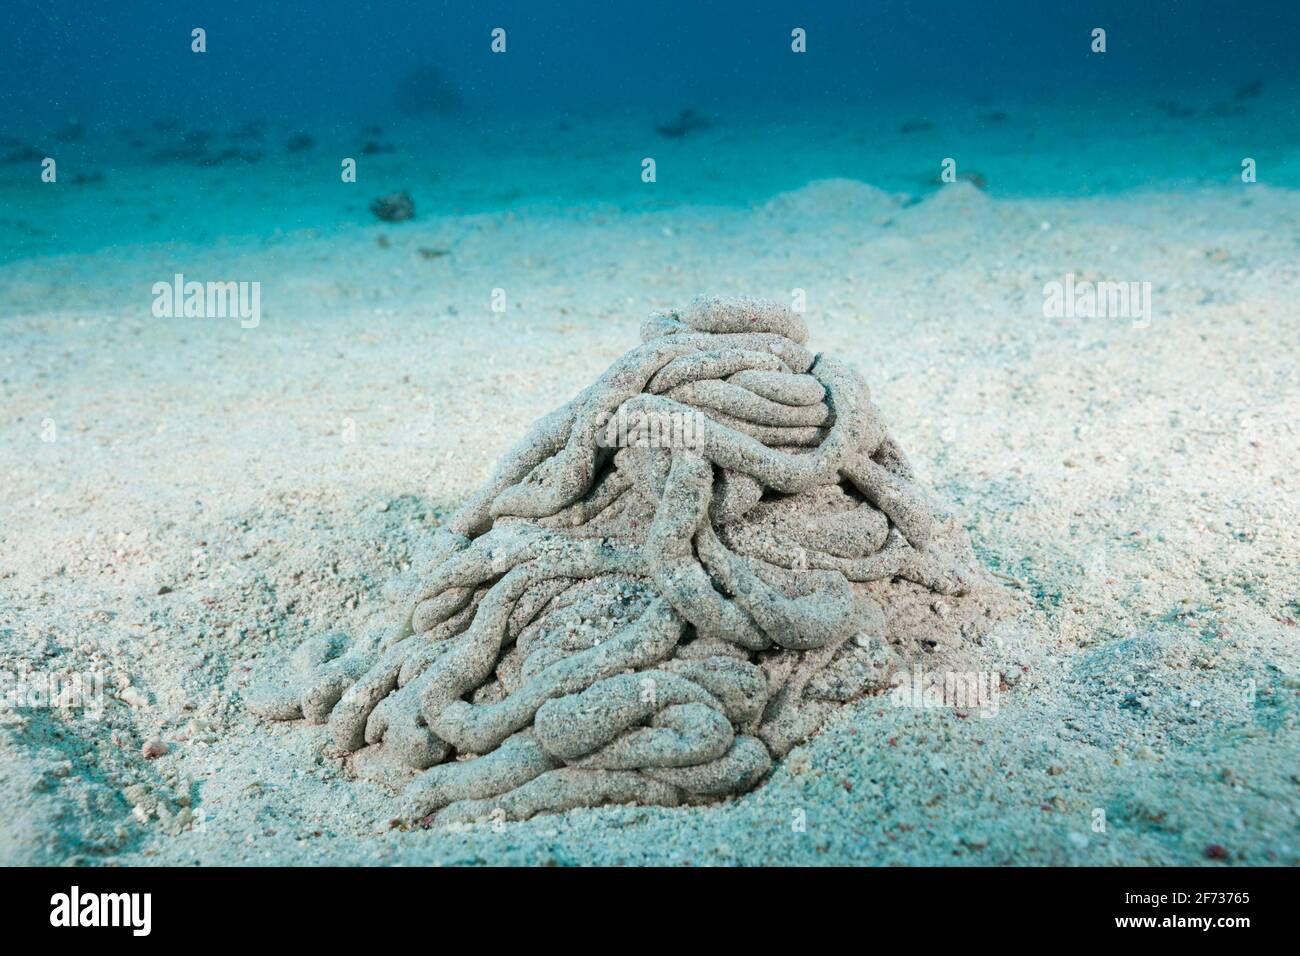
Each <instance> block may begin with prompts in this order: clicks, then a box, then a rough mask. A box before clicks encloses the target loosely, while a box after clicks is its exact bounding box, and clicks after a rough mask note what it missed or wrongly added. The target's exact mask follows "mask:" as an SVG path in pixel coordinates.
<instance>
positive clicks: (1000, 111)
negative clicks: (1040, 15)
mask: <svg viewBox="0 0 1300 956" xmlns="http://www.w3.org/2000/svg"><path fill="white" fill-rule="evenodd" d="M698 115H699V116H702V117H703V118H704V120H705V121H706V124H707V125H706V126H705V128H702V129H699V130H694V131H691V132H689V133H687V134H686V135H683V136H680V137H670V136H665V135H663V133H662V132H660V131H659V130H658V129H657V127H658V126H662V125H665V124H667V123H671V121H672V120H673V118H674V116H675V114H674V113H673V112H672V111H664V112H662V113H659V114H655V113H653V112H647V111H645V110H642V109H635V110H632V109H629V110H623V111H616V112H609V111H597V112H568V113H558V114H555V115H536V116H531V117H524V118H517V119H504V118H502V117H499V116H495V115H485V114H476V113H474V112H473V111H472V110H469V109H468V108H467V109H466V110H465V111H464V112H462V113H460V114H456V115H451V116H446V117H440V118H436V119H433V120H420V121H415V120H411V119H410V118H403V117H377V118H376V119H375V120H374V121H373V122H367V123H365V124H359V123H354V122H350V121H349V122H347V123H335V124H323V125H320V126H312V125H311V124H308V123H286V122H283V121H264V120H261V119H259V118H258V117H256V116H233V117H232V116H223V117H222V118H221V119H219V120H216V121H213V122H212V123H204V122H200V121H196V120H189V121H183V120H160V119H156V120H151V121H143V120H142V121H139V122H135V123H120V122H119V123H113V124H98V125H96V124H93V123H86V124H84V125H83V124H80V123H73V124H64V125H63V126H62V127H58V128H51V129H45V130H34V131H30V132H7V133H6V140H5V142H6V143H7V144H8V145H7V146H0V261H6V260H7V261H12V260H14V259H20V258H25V257H28V256H40V255H46V254H62V253H81V252H92V251H96V250H102V249H106V248H110V247H117V246H126V245H134V244H152V243H179V244H199V245H202V244H207V243H214V242H219V241H239V240H241V239H248V240H255V241H266V240H268V239H274V238H275V237H277V236H281V235H283V234H285V233H291V232H294V231H297V230H322V231H330V232H333V231H337V230H348V229H351V228H354V227H366V226H375V225H379V224H380V223H379V222H378V220H376V219H375V218H374V217H373V216H372V214H371V213H370V211H369V209H368V206H369V203H370V201H371V200H372V199H373V198H374V197H376V196H379V195H383V194H387V193H391V192H394V191H400V190H405V191H408V192H409V193H410V195H411V196H412V197H413V199H414V201H415V205H416V215H417V218H424V219H428V218H431V217H441V216H448V215H457V214H466V213H484V212H494V211H501V210H513V211H516V212H518V213H519V214H529V213H530V212H531V213H532V214H538V213H540V212H542V210H544V209H545V208H546V207H554V206H561V207H564V208H565V209H567V210H571V209H572V208H573V207H583V206H593V207H599V206H602V205H607V206H609V207H612V209H614V210H617V211H628V212H635V211H638V210H650V209H663V208H666V207H671V206H674V205H681V204H689V205H726V206H737V205H739V206H745V205H750V204H756V203H761V202H763V201H765V200H766V199H768V198H770V197H771V196H772V195H775V194H777V193H779V192H783V191H788V190H792V189H796V188H799V187H800V186H802V185H804V184H806V183H808V182H811V181H815V180H818V179H827V178H849V179H856V180H859V181H862V182H866V183H869V184H871V185H873V186H875V187H877V188H880V189H883V190H885V191H888V192H891V193H898V194H905V195H908V196H913V197H917V198H922V197H924V196H925V195H926V194H928V193H930V192H932V191H933V190H935V189H937V188H938V187H939V186H940V185H941V180H940V174H941V168H942V164H943V162H944V161H945V160H948V159H951V160H952V161H953V163H954V165H955V172H956V175H957V176H958V177H959V178H961V179H965V180H968V181H970V182H973V183H974V184H975V185H977V186H978V187H979V188H981V189H983V190H985V191H987V192H988V193H989V194H990V195H991V196H993V197H995V198H1013V197H1081V196H1096V195H1107V194H1122V193H1124V192H1127V191H1133V190H1139V191H1149V190H1171V191H1176V190H1179V189H1181V188H1184V187H1188V186H1194V187H1201V186H1206V185H1215V184H1219V185H1232V184H1239V183H1240V182H1241V172H1242V164H1243V162H1244V161H1246V160H1248V159H1249V160H1253V161H1254V166H1255V175H1256V177H1257V181H1258V182H1260V183H1265V184H1268V185H1270V186H1271V187H1274V188H1294V187H1295V186H1296V184H1297V183H1300V95H1296V94H1294V93H1293V91H1291V90H1290V89H1289V88H1287V87H1285V86H1276V87H1274V86H1269V85H1264V86H1263V87H1262V88H1259V87H1253V86H1251V85H1250V84H1247V85H1245V86H1242V87H1236V88H1233V87H1228V88H1222V89H1219V88H1207V89H1205V90H1204V91H1202V92H1200V93H1183V94H1181V95H1180V97H1178V98H1161V97H1159V96H1158V95H1156V94H1153V93H1151V92H1150V91H1143V92H1141V93H1136V92H1135V93H1134V94H1133V95H1132V96H1131V97H1129V98H1127V99H1124V98H1116V97H1114V96H1109V97H1106V98H1103V99H1093V100H1089V99H1088V98H1087V97H1086V96H1083V95H1080V96H1079V98H1077V99H1075V100H1069V101H1065V100H1061V99H1059V98H1058V99H1055V100H1052V101H1050V102H1049V101H1046V100H1033V99H1027V98H1025V97H1023V96H1017V97H1015V98H1001V99H998V98H990V97H977V98H968V99H962V98H960V97H955V98H954V99H953V100H951V101H949V102H947V103H941V104H939V105H937V106H936V105H935V104H933V103H930V104H928V105H926V104H922V103H919V102H901V101H887V102H880V103H878V104H875V105H872V106H869V107H863V108H853V109H849V110H844V109H836V110H826V111H823V112H808V111H801V110H796V111H790V110H774V109H765V108H763V107H762V105H761V104H756V105H755V107H754V109H752V110H750V111H745V112H736V111H730V112H724V111H709V110H707V109H701V110H699V111H698ZM47 155H48V156H51V157H54V158H56V159H57V179H56V181H55V182H53V183H47V182H43V181H42V178H41V168H42V167H41V158H43V157H44V156H47ZM38 157H40V158H38ZM349 157H350V158H353V159H355V160H356V162H357V181H356V182H355V183H345V182H343V181H342V177H341V175H340V172H341V163H342V162H343V160H344V159H345V158H349ZM646 159H653V160H654V181H653V182H646V181H645V180H644V178H643V169H644V161H645V160H646ZM607 211H608V210H607ZM399 228H400V225H399ZM2 297H3V293H0V299H2Z"/></svg>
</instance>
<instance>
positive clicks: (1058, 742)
mask: <svg viewBox="0 0 1300 956" xmlns="http://www.w3.org/2000/svg"><path fill="white" fill-rule="evenodd" d="M381 236H382V237H383V242H382V243H381V242H380V241H379V237H381ZM421 249H425V250H438V251H439V252H441V251H444V250H445V251H446V254H445V255H443V254H438V255H430V254H429V253H427V252H426V253H421V252H420V250H421ZM176 272H184V273H185V274H186V275H187V277H189V278H195V279H199V280H207V279H213V280H216V279H222V280H225V279H232V280H244V281H258V282H260V283H261V284H262V314H261V321H260V323H259V324H258V325H257V327H256V328H247V329H246V328H241V327H240V324H239V322H238V320H235V319H183V318H180V319H157V318H155V317H154V316H153V315H152V314H151V312H150V306H151V303H152V298H151V296H150V294H149V290H150V288H151V286H152V285H153V283H155V282H157V281H159V280H163V281H167V280H170V278H171V276H172V275H173V274H174V273H176ZM1066 274H1074V275H1075V276H1076V277H1077V279H1079V280H1080V281H1084V280H1088V281H1097V280H1108V281H1138V282H1142V281H1146V282H1150V283H1151V295H1152V299H1151V301H1152V310H1153V314H1152V316H1151V317H1150V320H1149V322H1148V321H1145V320H1140V321H1137V322H1135V321H1133V319H1132V318H1127V317H1077V316H1076V317H1062V318H1053V317H1045V315H1044V308H1043V302H1044V295H1043V286H1044V284H1045V283H1049V282H1054V281H1062V280H1063V279H1064V277H1065V276H1066ZM493 289H502V290H504V292H505V297H506V309H505V311H504V312H500V313H498V312H493V311H492V310H491V308H490V302H491V295H492V290H493ZM793 289H803V290H805V292H806V296H807V306H808V311H807V313H806V316H805V317H806V318H807V320H808V322H809V325H810V327H811V330H812V338H811V345H812V347H813V348H814V349H816V350H825V351H827V352H830V353H833V354H835V355H836V356H838V357H839V358H841V359H843V360H844V361H846V362H847V363H849V364H851V365H853V366H855V367H856V368H857V369H858V370H859V371H861V372H862V374H863V375H864V376H865V378H866V380H867V382H868V383H869V384H870V386H871V388H872V395H873V399H874V400H875V401H876V403H877V404H878V405H879V406H880V407H881V409H882V410H883V412H884V414H885V417H886V420H887V421H888V422H889V424H890V427H891V429H892V431H893V432H894V434H895V435H896V436H897V437H898V439H899V441H900V443H901V444H902V445H903V447H905V448H906V449H907V450H908V452H909V454H910V456H911V458H912V460H913V462H914V464H915V465H916V466H917V468H918V471H919V472H920V474H921V476H922V478H923V479H924V480H926V481H928V482H929V483H930V484H931V486H932V487H933V488H934V490H935V491H936V492H937V493H938V494H939V495H940V496H941V497H944V498H946V499H947V500H948V501H950V502H952V503H953V504H954V506H955V507H956V508H957V509H958V512H959V513H960V515H961V516H962V518H963V520H964V521H965V523H966V526H967V527H968V528H969V530H970V532H971V535H972V538H973V540H974V543H975V547H976V550H977V553H978V555H979V557H980V558H981V560H982V561H983V562H984V563H985V564H986V566H988V567H989V568H990V569H992V570H993V571H995V572H997V573H998V574H999V575H1001V576H1003V577H1004V578H1005V580H1006V582H1007V584H1008V586H1009V588H1010V589H1011V590H1012V591H1013V592H1014V593H1015V594H1016V595H1017V596H1018V599H1019V610H1018V612H1017V613H1016V614H1014V615H1012V616H1011V617H1010V618H1009V619H1008V620H1006V621H1005V622H1004V623H1003V625H1002V626H1001V627H1000V629H999V631H998V634H997V640H996V646H997V649H998V653H999V655H1000V658H999V660H1000V662H1001V667H1002V669H1003V673H1004V674H1005V675H1006V676H1007V678H1008V680H1007V684H1008V689H1007V691H1006V692H1005V693H1002V694H1001V695H1000V698H999V706H998V709H997V713H996V715H991V716H979V715H978V714H974V713H968V712H961V711H955V710H953V709H951V708H936V709H917V708H908V707H899V706H894V704H893V703H892V701H891V699H890V698H889V697H888V696H887V695H886V696H878V697H871V698H866V699H863V700H860V701H858V702H857V703H856V704H853V705H852V706H850V707H847V708H845V709H844V710H843V711H842V712H841V713H840V714H839V715H838V717H837V718H836V719H835V720H834V721H833V722H832V723H831V724H830V725H829V726H827V727H826V728H825V729H824V730H823V731H822V732H821V733H819V734H818V735H817V736H815V737H814V738H813V739H811V740H810V741H809V742H808V743H806V744H805V745H803V746H801V747H798V748H796V750H794V751H793V752H792V753H791V754H790V756H789V757H787V758H786V759H785V760H784V761H782V762H781V763H780V764H779V765H778V766H777V768H776V769H775V770H774V771H773V774H772V776H771V778H770V779H769V780H768V781H767V782H766V783H765V784H764V785H763V786H761V787H760V788H759V789H758V790H756V791H754V792H752V793H750V794H748V795H746V796H744V797H741V798H739V799H735V800H732V801H729V802H727V803H725V804H723V805H721V806H717V807H711V808H678V809H659V808H642V807H613V808H606V809H600V810H584V811H574V812H571V813H568V814H565V815H561V816H544V817H538V818H535V819H533V820H530V821H527V822H524V823H512V824H505V825H499V826H491V825H487V826H477V827H471V828H468V829H454V830H449V829H444V828H433V829H427V830H424V829H419V828H408V827H405V826H398V827H394V826H392V825H391V823H390V821H391V818H392V816H393V808H394V805H395V801H394V799H393V796H392V794H390V793H389V792H388V791H386V790H385V789H383V788H382V787H380V786H378V785H376V784H373V783H369V782H365V781H362V780H354V779H351V778H350V776H349V774H348V773H347V772H346V769H345V767H344V765H343V763H342V762H341V761H340V760H339V759H338V757H337V755H336V754H334V753H333V751H332V750H331V749H330V747H329V746H328V742H327V737H326V733H325V730H324V729H323V728H320V727H309V726H307V725H303V724H289V725H272V724H267V723H265V722H263V721H261V720H259V719H257V718H255V717H253V716H252V715H250V714H249V713H247V711H246V709H245V707H244V703H243V700H242V696H241V694H242V691H243V689H244V688H245V687H247V686H248V684H249V683H250V682H251V681H252V679H253V677H254V675H255V673H256V672H258V670H259V669H260V668H264V667H266V666H267V665H268V664H270V663H272V662H275V661H278V660H279V659H280V658H281V657H282V656H283V655H284V654H285V653H287V652H288V651H289V650H290V649H291V648H293V647H294V646H296V645H297V644H298V643H299V642H300V641H301V640H302V639H303V638H305V637H308V636H310V635H312V634H316V633H321V632H324V631H334V630H341V631H345V632H346V631H349V630H350V629H352V628H355V627H356V626H357V625H358V624H359V622H360V621H361V620H363V619H364V618H365V617H366V616H367V615H368V614H369V613H371V612H372V611H373V610H374V609H375V608H376V607H377V606H382V604H383V603H384V602H385V601H387V600H390V599H391V598H392V597H393V596H394V595H395V594H396V593H397V589H398V588H399V586H400V583H401V578H402V574H403V572H404V571H406V570H408V569H409V567H410V566H411V564H412V563H413V562H414V561H415V560H416V559H417V558H418V556H419V554H420V550H421V548H423V547H425V546H426V545H427V542H428V539H429V537H430V536H431V532H432V529H433V527H434V526H435V525H436V524H437V523H438V522H439V520H440V518H441V517H442V516H444V515H446V514H448V513H449V512H450V511H451V510H452V509H453V508H454V507H455V506H456V505H457V504H458V503H459V502H460V501H461V500H462V499H463V498H464V497H465V496H466V495H467V494H468V493H469V492H470V491H471V490H473V489H474V488H475V487H476V486H477V485H478V484H479V483H480V482H481V481H482V480H483V479H484V478H485V477H486V476H487V475H488V473H489V471H490V469H491V467H492V466H493V464H494V462H495V461H496V459H497V458H498V456H500V455H501V454H502V453H503V452H504V451H505V450H506V449H507V447H508V446H509V445H510V444H511V443H512V442H513V441H514V440H516V439H517V438H519V437H520V436H521V435H522V434H523V433H524V432H525V430H526V429H527V427H528V426H529V425H530V424H531V423H532V421H534V420H535V419H536V418H537V417H539V416H540V415H541V414H542V413H544V412H545V411H547V410H549V409H550V408H553V407H555V406H557V405H559V404H561V403H562V402H563V401H565V400H567V399H568V398H569V397H571V396H572V395H573V394H574V393H575V392H577V391H578V390H579V389H580V388H581V387H583V386H584V385H586V384H587V383H588V382H589V381H591V380H592V379H593V378H594V377H595V376H596V375H597V374H599V373H600V372H601V371H602V370H603V369H604V368H605V367H606V366H607V365H608V364H609V362H610V361H612V360H613V359H614V358H616V357H617V356H619V355H620V354H622V353H623V352H624V351H625V350H626V349H627V348H629V347H631V345H633V344H634V343H635V341H636V338H637V328H638V326H639V324H640V322H641V321H642V320H643V319H644V318H646V317H647V316H648V315H650V314H651V313H652V312H654V311H656V310H659V309H666V308H672V307H675V306H680V305H683V304H685V303H686V302H687V301H688V300H689V299H690V298H691V297H692V296H694V295H696V294H697V293H701V292H706V293H716V294H750V295H760V296H765V297H768V298H773V299H776V300H778V301H783V302H788V301H790V297H791V290H793ZM1297 301H1300V193H1296V192H1291V191H1287V190H1280V189H1276V188H1271V187H1269V186H1267V185H1263V184H1254V185H1244V184H1240V185H1236V186H1222V187H1214V186H1206V187H1198V188H1184V189H1178V190H1169V191H1150V192H1138V193H1126V194H1123V195H1111V196H1108V197H1104V198H1102V197H1098V198H1087V199H1073V200H1066V199H1047V198H1044V199H995V198H991V197H989V196H988V195H985V194H983V193H981V192H979V191H978V190H976V189H975V188H974V187H972V186H971V185H969V184H968V183H958V184H956V185H954V186H951V187H945V188H944V189H943V190H941V191H939V192H937V193H932V194H930V195H929V196H927V197H926V198H924V199H923V200H921V201H917V202H910V201H907V202H905V201H900V199H899V197H897V196H895V195H892V194H886V193H884V192H881V191H878V190H875V189H873V188H871V187H869V186H866V185H864V184H862V183H857V182H853V181H846V180H835V181H823V182H814V183H812V184H810V185H808V186H806V187H804V188H802V189H799V190H797V191H794V192H791V193H786V194H782V195H779V196H776V197H775V198H773V199H771V200H769V201H766V202H764V203H759V204H755V205H753V206H751V207H749V208H737V207H732V206H728V207H723V206H716V207H714V206H705V205H700V204H688V205H683V206H679V207H677V208H673V209H664V210H653V209H650V210H643V211H638V212H635V213H628V212H624V211H620V209H619V208H618V207H617V206H615V205H613V204H609V205H605V204H595V205H587V206H557V205H535V206H533V205H525V206H520V207H517V208H515V209H514V210H512V211H507V212H498V213H488V212H485V213H479V214H465V215H456V216H435V215H432V214H422V215H421V216H420V217H419V218H417V220H416V221H414V222H412V223H408V224H402V225H399V226H390V225H382V224H374V225H365V226H357V227H353V228H350V229H336V230H320V231H308V230H304V231H301V232H293V233H287V234H282V235H277V236H275V237H273V238H269V239H265V240H261V241H230V242H224V243H221V242H219V243H215V244H201V245H198V244H196V245H192V246H187V245H184V244H136V245H130V246H121V247H117V248H112V247H108V248H102V249H99V250H97V251H91V252H86V253H84V254H77V255H59V256H46V257H42V258H39V259H28V260H23V261H16V262H10V263H8V264H4V265H0V316H2V318H3V336H4V338H3V343H4V344H3V347H2V348H0V436H2V437H3V441H2V442H0V476H2V484H3V488H4V492H3V496H2V497H0V670H2V671H5V672H7V673H8V674H14V675H40V674H48V673H67V674H72V673H86V672H90V671H97V672H101V673H102V674H103V675H104V676H105V680H106V684H107V686H106V690H105V701H104V708H103V712H102V714H101V715H99V717H98V719H92V718H91V717H90V716H89V715H88V714H86V713H85V712H82V711H77V710H57V709H30V708H25V709H20V710H17V711H14V710H3V709H0V800H3V803H4V805H5V806H7V807H8V808H9V812H7V813H6V814H4V815H3V819H0V862H3V863H48V864H57V863H81V864H92V865H95V864H141V863H166V864H191V863H205V864H246V863H252V864H257V863H289V864H307V863H406V864H430V863H445V864H453V863H654V864H690V865H708V864H763V863H866V864H891V863H924V864H945V863H952V864H988V865H992V864H1005V863H1017V864H1188V863H1206V864H1209V865H1220V864H1221V863H1222V862H1225V861H1226V862H1229V863H1241V864H1266V863H1274V864H1277V863H1281V864H1294V863H1296V862H1298V861H1300V835H1298V834H1297V823H1298V822H1300V821H1298V819H1297V817H1298V815H1300V813H1298V811H1300V793H1298V788H1300V777H1298V776H1297V767H1300V735H1298V734H1297V724H1298V723H1300V716H1298V712H1297V694H1298V692H1300V672H1298V669H1297V664H1298V663H1300V651H1298V645H1297V639H1298V638H1300V631H1298V630H1297V621H1298V620H1300V597H1298V595H1300V535H1298V534H1297V532H1296V529H1297V526H1300V498H1298V497H1297V488H1296V483H1297V474H1300V440H1298V438H1300V436H1297V429H1298V428H1300V426H1298V425H1297V411H1298V410H1300V371H1298V368H1300V366H1298V362H1297V360H1298V359H1300V348H1298V347H1297V343H1298V342H1300V335H1297V315H1296V302H1297ZM152 738H158V739H160V740H161V741H163V742H164V743H165V745H166V753H165V754H163V755H161V756H158V757H156V758H154V759H147V758H146V756H145V755H144V753H142V748H143V746H144V744H145V742H146V741H149V740H151V739H152Z"/></svg>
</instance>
